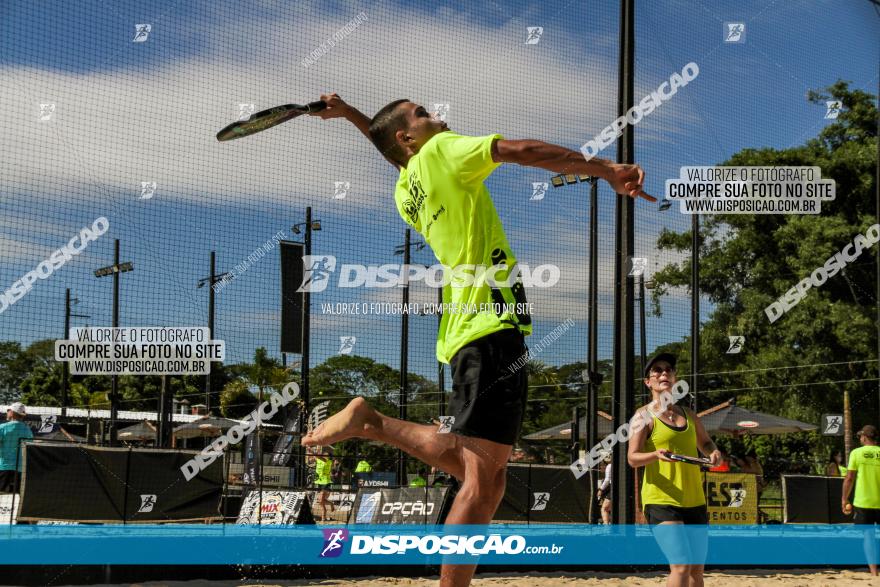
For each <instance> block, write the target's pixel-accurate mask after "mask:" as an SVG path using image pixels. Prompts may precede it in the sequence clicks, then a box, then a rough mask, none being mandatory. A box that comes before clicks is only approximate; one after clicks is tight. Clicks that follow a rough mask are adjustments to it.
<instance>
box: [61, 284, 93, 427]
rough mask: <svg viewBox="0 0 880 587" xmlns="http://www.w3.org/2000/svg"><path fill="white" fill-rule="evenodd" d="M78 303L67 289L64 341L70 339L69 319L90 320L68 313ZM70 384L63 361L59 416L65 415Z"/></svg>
mask: <svg viewBox="0 0 880 587" xmlns="http://www.w3.org/2000/svg"><path fill="white" fill-rule="evenodd" d="M78 303H79V300H78V299H77V298H71V297H70V288H67V289H66V290H65V293H64V337H63V338H64V339H65V340H67V339H68V338H69V337H70V319H71V318H90V317H91V316H87V315H86V314H72V313H71V311H70V307H71V306H72V305H76V304H78ZM69 382H70V363H68V362H67V361H64V362H62V363H61V415H62V416H66V415H67V404H68V403H69V398H68V386H69Z"/></svg>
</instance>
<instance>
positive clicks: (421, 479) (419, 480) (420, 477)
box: [409, 469, 428, 487]
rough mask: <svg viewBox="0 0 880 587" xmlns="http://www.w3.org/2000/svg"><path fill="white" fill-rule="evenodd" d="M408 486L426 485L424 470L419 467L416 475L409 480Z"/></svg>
mask: <svg viewBox="0 0 880 587" xmlns="http://www.w3.org/2000/svg"><path fill="white" fill-rule="evenodd" d="M409 486H410V487H427V486H428V480H427V479H425V470H424V469H419V472H418V473H416V476H415V477H413V479H412V481H410V482H409Z"/></svg>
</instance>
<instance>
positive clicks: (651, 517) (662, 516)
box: [645, 504, 709, 524]
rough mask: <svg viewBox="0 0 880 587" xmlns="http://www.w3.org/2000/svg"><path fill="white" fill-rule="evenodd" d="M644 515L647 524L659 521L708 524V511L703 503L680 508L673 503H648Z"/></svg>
mask: <svg viewBox="0 0 880 587" xmlns="http://www.w3.org/2000/svg"><path fill="white" fill-rule="evenodd" d="M645 517H646V518H647V519H648V523H649V524H659V523H661V522H684V523H685V524H708V523H709V512H708V511H707V510H706V506H705V505H698V506H696V507H692V508H682V507H678V506H674V505H656V504H648V505H646V506H645Z"/></svg>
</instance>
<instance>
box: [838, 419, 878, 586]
mask: <svg viewBox="0 0 880 587" xmlns="http://www.w3.org/2000/svg"><path fill="white" fill-rule="evenodd" d="M877 436H878V435H877V429H876V428H875V427H874V426H871V425H870V424H869V425H867V426H862V429H861V430H859V431H858V433H857V434H856V437H857V438H858V439H859V442H861V443H862V446H860V447H859V448H857V449H854V450H853V451H852V452H851V453H849V463H847V466H846V469H847V470H846V478H845V479H844V480H843V493H842V495H841V498H840V501H841V504H840V509H841V510H842V511H843V513H844V515H847V516H848V515H849V514H850V513H854V515H853V522H854V523H856V524H861V525H864V526H865V528H864V549H865V556H866V557H867V559H868V568H869V569H870V571H871V574H872V575H874V576H875V577H876V576H877V563H878V558H880V556H878V554H880V553H878V550H877V539H876V538H875V537H874V525H875V524H880V447H878V446H877ZM853 485H855V486H856V497H855V499H853V501H852V503H850V501H849V494H850V492H851V491H852V488H853Z"/></svg>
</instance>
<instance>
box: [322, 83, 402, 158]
mask: <svg viewBox="0 0 880 587" xmlns="http://www.w3.org/2000/svg"><path fill="white" fill-rule="evenodd" d="M321 99H322V100H323V101H324V102H326V103H327V108H325V109H324V110H319V111H318V112H315V113H313V114H312V115H313V116H319V117H321V118H323V119H324V120H327V119H328V118H344V119H346V120H347V121H349V122H350V123H352V124H353V125H355V126H356V127H357V129H358V130H359V131H361V132H362V133H363V134H364V136H365V137H367V140H368V141H370V144H371V145H372V144H373V139H371V138H370V117H368V116H367V115H366V114H364V113H363V112H361V111H360V110H358V109H357V108H355V107H354V106H351V105H350V104H346V103H345V101H344V100H343V99H342V98H340V97H339V96H338V95H337V94H322V95H321ZM382 156H383V157H385V154H384V153H382ZM385 160H386V161H388V162H389V163H391V164H392V165H394V167H395V169H400V165H399V164H397V163H395V162H394V161H392V160H391V159H389V158H388V157H385Z"/></svg>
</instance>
